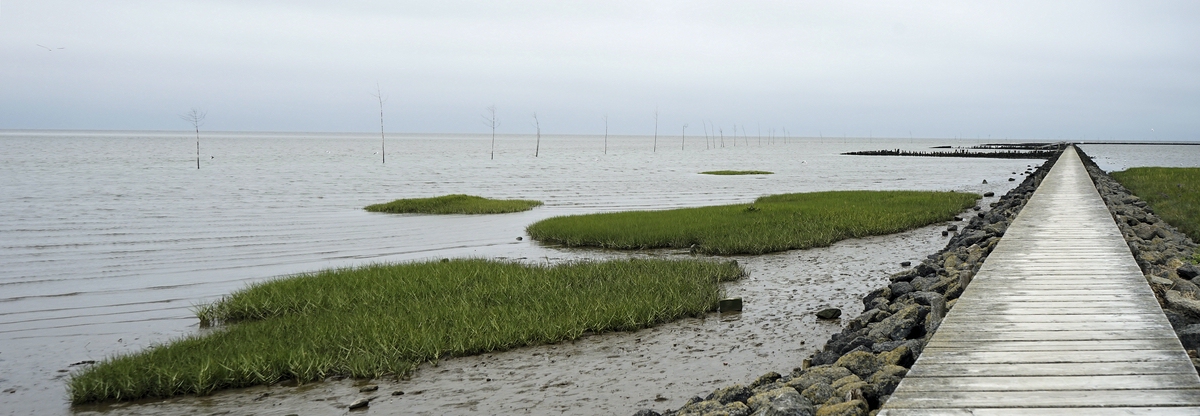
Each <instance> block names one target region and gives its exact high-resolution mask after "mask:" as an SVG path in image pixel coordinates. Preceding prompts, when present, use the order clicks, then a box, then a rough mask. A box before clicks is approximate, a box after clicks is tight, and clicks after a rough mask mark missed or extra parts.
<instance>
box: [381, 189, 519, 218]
mask: <svg viewBox="0 0 1200 416" xmlns="http://www.w3.org/2000/svg"><path fill="white" fill-rule="evenodd" d="M541 205H542V201H530V200H524V199H488V198H483V197H478V196H473V195H462V194H454V195H444V196H439V197H433V198H412V199H397V200H395V201H392V202H388V203H386V204H375V205H367V207H366V208H364V209H366V210H367V211H371V212H387V213H392V214H504V213H509V212H521V211H529V210H531V209H533V208H534V207H537V206H541Z"/></svg>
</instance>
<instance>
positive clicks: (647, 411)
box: [633, 409, 662, 416]
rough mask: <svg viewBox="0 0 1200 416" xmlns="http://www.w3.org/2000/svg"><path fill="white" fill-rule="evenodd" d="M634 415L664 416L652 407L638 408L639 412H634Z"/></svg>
mask: <svg viewBox="0 0 1200 416" xmlns="http://www.w3.org/2000/svg"><path fill="white" fill-rule="evenodd" d="M633 416H662V414H660V413H658V412H655V411H653V410H650V409H642V410H638V411H637V413H634V414H633Z"/></svg>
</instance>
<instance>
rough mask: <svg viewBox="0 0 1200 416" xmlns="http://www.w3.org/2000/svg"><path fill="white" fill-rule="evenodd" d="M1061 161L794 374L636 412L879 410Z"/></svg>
mask: <svg viewBox="0 0 1200 416" xmlns="http://www.w3.org/2000/svg"><path fill="white" fill-rule="evenodd" d="M1056 159H1057V157H1055V158H1053V159H1051V160H1050V161H1048V162H1046V163H1044V164H1043V165H1042V166H1041V167H1039V168H1038V169H1037V170H1035V171H1034V172H1033V173H1031V174H1029V175H1028V176H1026V178H1025V180H1024V182H1022V183H1021V184H1020V185H1019V186H1017V187H1016V188H1013V189H1012V190H1011V191H1009V192H1008V193H1007V194H1005V195H1004V196H1001V197H1000V198H999V199H998V200H997V201H996V202H993V203H992V204H991V209H990V210H978V212H972V214H973V215H972V217H971V218H970V220H969V222H968V223H967V225H966V226H963V227H958V226H957V225H955V226H954V227H956V228H960V229H959V230H957V231H956V234H955V236H954V237H952V238H951V239H950V242H949V243H948V244H947V245H946V248H945V249H943V250H942V251H940V252H938V253H935V254H932V255H930V256H928V257H927V258H925V259H924V260H922V261H921V262H920V263H919V264H917V265H916V266H915V267H913V268H911V269H908V270H906V271H903V272H900V273H897V274H895V275H892V276H891V277H890V280H891V284H889V285H888V286H886V287H883V288H880V289H877V290H875V291H872V292H871V293H869V294H867V295H866V296H865V297H864V298H863V305H864V307H865V309H864V310H865V312H863V313H862V314H861V315H859V316H858V317H856V318H853V319H850V320H849V321H848V322H847V323H846V325H845V327H844V328H842V331H841V332H839V333H836V334H834V335H833V336H832V337H830V339H829V341H828V342H826V344H825V346H824V348H822V349H821V350H820V351H819V352H817V353H816V354H814V355H813V356H812V357H810V358H809V359H807V360H805V361H804V362H803V363H798V364H800V366H799V367H796V368H794V369H792V370H791V371H790V372H788V373H787V374H780V373H777V372H774V371H772V372H768V373H766V374H763V375H762V376H761V377H759V378H758V379H757V380H754V381H753V382H751V383H749V384H748V385H740V384H738V385H733V386H728V387H723V388H719V389H716V390H715V391H713V392H712V393H709V394H707V395H706V396H703V397H701V396H697V397H694V398H692V399H691V400H689V401H688V402H687V403H686V404H684V405H683V406H682V407H680V408H678V409H676V410H667V411H665V412H661V413H659V412H657V411H654V410H650V409H643V410H640V411H638V412H637V413H635V416H716V415H728V416H749V415H762V416H766V415H772V416H852V415H873V414H874V413H875V412H876V411H877V410H878V409H879V407H880V406H881V405H882V404H883V403H884V402H885V401H887V399H888V397H889V395H891V393H892V392H893V391H894V390H895V389H896V385H898V384H899V383H900V379H901V378H903V377H904V375H905V374H907V373H908V370H909V368H911V367H912V364H913V362H915V361H916V358H917V356H918V355H920V353H921V350H922V349H923V348H924V347H925V343H926V341H928V339H929V337H930V336H932V335H933V332H934V331H935V330H936V329H937V326H938V325H939V324H941V321H942V318H943V317H945V314H946V312H947V311H949V310H950V309H952V308H953V307H954V303H955V302H956V301H957V299H958V296H959V295H961V294H962V292H963V289H964V288H965V287H966V285H967V284H969V283H970V281H971V278H972V277H974V276H975V273H976V272H977V271H979V266H980V265H982V264H983V260H984V259H985V258H987V255H988V254H989V253H991V251H992V248H994V247H995V246H996V243H998V242H999V241H1000V237H1001V236H1003V235H1004V231H1005V230H1006V229H1007V228H1008V224H1009V223H1010V222H1012V220H1013V218H1015V217H1016V215H1017V213H1018V212H1020V210H1021V208H1022V207H1024V206H1025V202H1026V201H1028V200H1029V197H1031V196H1032V195H1033V192H1034V190H1036V189H1037V186H1038V185H1039V184H1041V181H1042V179H1043V178H1044V177H1045V176H1046V173H1047V172H1049V170H1050V167H1051V166H1052V165H1053V164H1054V161H1055V160H1056ZM947 228H950V227H947ZM948 231H950V230H948ZM1198 310H1200V309H1198Z"/></svg>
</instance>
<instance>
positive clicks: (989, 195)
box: [518, 192, 996, 240]
mask: <svg viewBox="0 0 1200 416" xmlns="http://www.w3.org/2000/svg"><path fill="white" fill-rule="evenodd" d="M983 196H984V197H985V198H989V197H993V196H996V193H995V192H984V193H983ZM519 239H520V238H518V240H519Z"/></svg>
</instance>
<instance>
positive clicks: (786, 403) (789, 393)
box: [752, 387, 816, 416]
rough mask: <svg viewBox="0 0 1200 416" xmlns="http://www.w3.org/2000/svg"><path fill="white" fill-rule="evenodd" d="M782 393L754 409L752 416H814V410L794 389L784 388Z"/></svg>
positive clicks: (810, 403) (811, 404)
mask: <svg viewBox="0 0 1200 416" xmlns="http://www.w3.org/2000/svg"><path fill="white" fill-rule="evenodd" d="M779 390H783V392H782V393H781V394H779V395H777V396H775V397H774V398H772V399H771V400H770V401H768V402H766V403H763V404H760V405H759V406H758V408H757V409H754V413H753V414H752V415H753V416H814V415H815V414H816V408H814V406H813V403H812V402H811V401H809V400H808V399H807V398H805V397H804V396H801V395H800V393H797V392H796V390H795V389H793V388H791V387H784V388H781V389H779Z"/></svg>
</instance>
